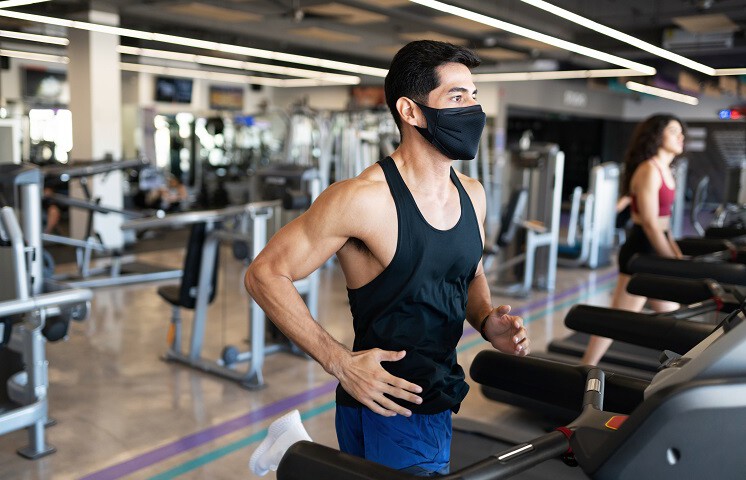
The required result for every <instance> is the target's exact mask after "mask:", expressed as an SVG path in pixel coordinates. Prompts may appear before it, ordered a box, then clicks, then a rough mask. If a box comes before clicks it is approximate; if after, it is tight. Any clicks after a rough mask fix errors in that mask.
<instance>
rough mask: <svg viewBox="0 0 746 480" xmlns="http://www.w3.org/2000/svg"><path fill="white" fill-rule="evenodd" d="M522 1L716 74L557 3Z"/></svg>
mask: <svg viewBox="0 0 746 480" xmlns="http://www.w3.org/2000/svg"><path fill="white" fill-rule="evenodd" d="M521 1H522V2H523V3H527V4H529V5H532V6H534V7H536V8H540V9H542V10H544V11H546V12H549V13H552V14H554V15H557V16H558V17H561V18H564V19H565V20H568V21H570V22H573V23H576V24H578V25H581V26H583V27H586V28H589V29H591V30H595V31H596V32H598V33H601V34H603V35H606V36H608V37H611V38H614V39H616V40H619V41H621V42H624V43H627V44H629V45H632V46H633V47H637V48H639V49H641V50H645V51H646V52H648V53H652V54H653V55H657V56H659V57H661V58H665V59H666V60H670V61H672V62H676V63H678V64H679V65H683V66H685V67H687V68H691V69H692V70H696V71H698V72H702V73H705V74H707V75H715V69H714V68H712V67H708V66H707V65H704V64H701V63H699V62H695V61H694V60H691V59H689V58H686V57H683V56H681V55H678V54H676V53H673V52H670V51H668V50H665V49H663V48H660V47H658V46H655V45H653V44H651V43H648V42H644V41H642V40H640V39H639V38H635V37H633V36H631V35H627V34H626V33H623V32H620V31H619V30H615V29H613V28H610V27H607V26H606V25H601V24H600V23H597V22H594V21H593V20H591V19H589V18H586V17H582V16H580V15H577V14H575V13H572V12H570V11H569V10H565V9H564V8H560V7H557V6H555V5H552V4H551V3H548V2H545V1H544V0H521Z"/></svg>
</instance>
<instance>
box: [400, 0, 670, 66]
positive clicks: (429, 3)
mask: <svg viewBox="0 0 746 480" xmlns="http://www.w3.org/2000/svg"><path fill="white" fill-rule="evenodd" d="M410 1H411V2H414V3H418V4H420V5H424V6H426V7H429V8H433V9H435V10H440V11H441V12H445V13H450V14H452V15H457V16H459V17H463V18H468V19H469V20H472V21H475V22H479V23H483V24H485V25H489V26H491V27H494V28H497V29H500V30H505V31H506V32H510V33H513V34H516V35H520V36H522V37H527V38H531V39H533V40H538V41H540V42H543V43H546V44H549V45H554V46H555V47H559V48H562V49H564V50H568V51H570V52H575V53H578V54H580V55H585V56H587V57H591V58H595V59H596V60H602V61H604V62H608V63H611V64H613V65H618V66H620V67H624V68H629V69H632V70H637V71H638V72H641V73H645V74H647V75H655V68H653V67H650V66H647V65H643V64H641V63H637V62H633V61H631V60H627V59H626V58H622V57H618V56H616V55H612V54H610V53H605V52H602V51H600V50H594V49H592V48H588V47H584V46H582V45H578V44H577V43H572V42H568V41H566V40H562V39H560V38H557V37H552V36H550V35H546V34H544V33H539V32H537V31H536V30H531V29H529V28H525V27H521V26H518V25H515V24H513V23H508V22H505V21H503V20H498V19H496V18H493V17H488V16H487V15H482V14H481V13H476V12H472V11H471V10H466V9H465V8H460V7H455V6H453V5H449V4H447V3H443V2H439V1H437V0H410Z"/></svg>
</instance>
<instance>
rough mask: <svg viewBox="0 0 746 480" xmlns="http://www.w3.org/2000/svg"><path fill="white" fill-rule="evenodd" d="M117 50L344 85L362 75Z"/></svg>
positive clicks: (135, 49) (134, 49) (122, 47)
mask: <svg viewBox="0 0 746 480" xmlns="http://www.w3.org/2000/svg"><path fill="white" fill-rule="evenodd" d="M117 51H118V52H119V53H122V54H125V55H136V56H140V57H150V58H161V59H166V60H176V61H179V62H188V63H199V64H202V65H212V66H216V67H226V68H235V69H239V70H249V71H254V72H264V73H273V74H277V75H287V76H291V77H301V78H315V79H320V80H326V81H328V82H334V83H339V84H343V85H357V84H359V83H360V77H356V76H353V75H341V74H337V73H327V72H319V71H317V70H306V69H303V68H293V67H282V66H279V65H267V64H263V63H256V62H244V61H242V60H233V59H230V58H220V57H211V56H206V55H194V54H191V53H182V52H171V51H167V50H154V49H150V48H138V47H129V46H125V45H120V46H119V47H117Z"/></svg>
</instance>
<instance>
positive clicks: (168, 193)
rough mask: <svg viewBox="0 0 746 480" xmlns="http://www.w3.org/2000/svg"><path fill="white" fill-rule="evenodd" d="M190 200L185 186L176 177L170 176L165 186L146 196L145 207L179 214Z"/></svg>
mask: <svg viewBox="0 0 746 480" xmlns="http://www.w3.org/2000/svg"><path fill="white" fill-rule="evenodd" d="M188 199H189V192H187V189H186V187H185V186H184V184H183V183H181V181H180V180H179V179H178V178H176V176H174V175H168V176H167V177H166V185H165V186H163V187H160V188H155V189H153V190H151V191H149V192H148V193H146V194H145V206H146V208H156V209H161V210H164V211H166V212H179V211H181V210H183V209H184V208H183V207H184V206H185V204H186V201H187V200H188Z"/></svg>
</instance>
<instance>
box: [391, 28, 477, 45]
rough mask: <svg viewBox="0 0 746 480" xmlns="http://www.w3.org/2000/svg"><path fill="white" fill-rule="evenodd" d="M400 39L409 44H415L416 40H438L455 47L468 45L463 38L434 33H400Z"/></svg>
mask: <svg viewBox="0 0 746 480" xmlns="http://www.w3.org/2000/svg"><path fill="white" fill-rule="evenodd" d="M399 37H401V38H403V39H404V40H406V41H408V42H413V41H415V40H437V41H439V42H448V43H452V44H454V45H466V43H467V41H466V40H464V39H463V38H458V37H452V36H450V35H445V34H443V33H438V32H433V31H427V32H409V33H400V34H399Z"/></svg>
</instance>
